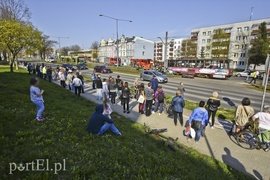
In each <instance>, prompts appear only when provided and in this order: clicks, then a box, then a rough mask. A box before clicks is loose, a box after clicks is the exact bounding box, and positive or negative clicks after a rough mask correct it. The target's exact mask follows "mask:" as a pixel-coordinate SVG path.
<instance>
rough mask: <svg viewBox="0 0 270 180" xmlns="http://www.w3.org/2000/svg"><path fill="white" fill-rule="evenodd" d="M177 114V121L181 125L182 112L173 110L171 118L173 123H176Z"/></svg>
mask: <svg viewBox="0 0 270 180" xmlns="http://www.w3.org/2000/svg"><path fill="white" fill-rule="evenodd" d="M178 115H179V123H180V125H181V126H183V123H184V122H183V112H176V111H173V119H174V124H175V125H177V118H178Z"/></svg>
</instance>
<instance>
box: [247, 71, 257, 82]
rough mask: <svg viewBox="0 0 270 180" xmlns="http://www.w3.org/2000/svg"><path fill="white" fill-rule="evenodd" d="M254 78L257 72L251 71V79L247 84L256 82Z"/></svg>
mask: <svg viewBox="0 0 270 180" xmlns="http://www.w3.org/2000/svg"><path fill="white" fill-rule="evenodd" d="M256 79H257V72H256V71H254V72H253V73H251V81H250V82H249V84H251V83H252V81H254V84H256Z"/></svg>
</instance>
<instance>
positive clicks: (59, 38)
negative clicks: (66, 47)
mask: <svg viewBox="0 0 270 180" xmlns="http://www.w3.org/2000/svg"><path fill="white" fill-rule="evenodd" d="M52 37H54V38H57V39H58V46H59V55H58V56H59V57H58V58H59V59H60V58H61V44H60V40H61V39H69V37H59V36H52Z"/></svg>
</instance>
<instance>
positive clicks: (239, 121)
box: [234, 97, 254, 133]
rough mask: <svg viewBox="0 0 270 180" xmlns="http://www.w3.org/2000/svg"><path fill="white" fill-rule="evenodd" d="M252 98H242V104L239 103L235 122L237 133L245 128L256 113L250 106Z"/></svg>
mask: <svg viewBox="0 0 270 180" xmlns="http://www.w3.org/2000/svg"><path fill="white" fill-rule="evenodd" d="M250 103H251V102H250V99H249V98H247V97H245V98H244V99H243V100H242V104H241V105H239V106H238V107H237V109H236V112H235V118H234V119H235V124H236V130H235V131H236V133H238V132H239V131H241V130H244V129H245V126H246V125H247V123H248V121H249V119H250V118H251V117H252V116H253V114H254V109H253V108H252V107H250Z"/></svg>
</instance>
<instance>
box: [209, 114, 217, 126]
mask: <svg viewBox="0 0 270 180" xmlns="http://www.w3.org/2000/svg"><path fill="white" fill-rule="evenodd" d="M216 113H217V111H209V110H208V122H210V121H209V119H210V116H211V115H212V123H211V124H210V123H209V124H210V126H211V127H212V126H214V125H215V117H216Z"/></svg>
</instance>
